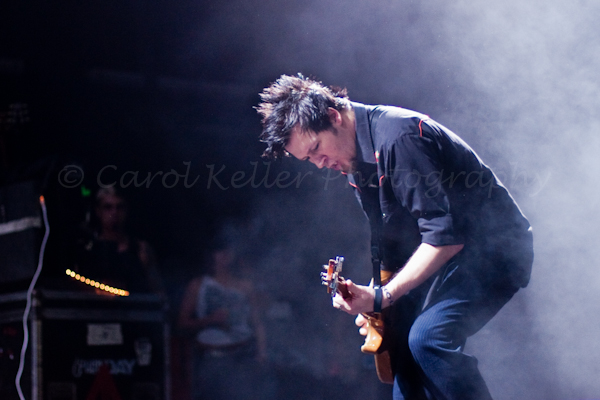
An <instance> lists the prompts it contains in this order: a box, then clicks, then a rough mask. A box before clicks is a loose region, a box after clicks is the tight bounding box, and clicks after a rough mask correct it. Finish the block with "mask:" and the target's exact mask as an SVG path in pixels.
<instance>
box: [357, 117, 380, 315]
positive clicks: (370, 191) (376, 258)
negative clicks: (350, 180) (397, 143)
mask: <svg viewBox="0 0 600 400" xmlns="http://www.w3.org/2000/svg"><path fill="white" fill-rule="evenodd" d="M380 115H381V110H379V109H374V110H372V111H371V112H370V113H369V130H370V134H371V135H370V136H371V140H373V139H372V138H373V132H374V130H375V126H376V124H377V120H378V119H379V116H380ZM353 177H354V180H355V184H356V186H357V190H358V193H359V197H360V202H361V205H362V208H363V210H364V212H365V214H366V215H367V218H368V219H369V225H370V227H371V262H372V264H373V283H374V285H375V287H376V288H378V287H380V286H381V261H382V248H381V237H382V232H383V219H382V213H381V205H380V203H379V179H378V176H377V165H376V164H370V163H360V164H359V166H358V168H357V172H356V173H354V174H353ZM377 293H381V291H377ZM376 303H377V301H376ZM379 304H381V301H379Z"/></svg>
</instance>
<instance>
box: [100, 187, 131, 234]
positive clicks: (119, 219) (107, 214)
mask: <svg viewBox="0 0 600 400" xmlns="http://www.w3.org/2000/svg"><path fill="white" fill-rule="evenodd" d="M96 215H97V216H98V219H99V220H100V225H101V226H102V229H103V230H120V229H122V228H123V226H124V224H125V219H126V218H127V206H126V205H125V200H123V199H122V198H120V197H117V196H113V195H111V194H109V195H105V196H102V197H101V198H100V200H99V203H98V206H97V207H96Z"/></svg>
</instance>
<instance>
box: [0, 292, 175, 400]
mask: <svg viewBox="0 0 600 400" xmlns="http://www.w3.org/2000/svg"><path fill="white" fill-rule="evenodd" d="M25 305H26V293H25V292H18V293H8V294H1V295H0V399H2V400H13V399H14V400H19V396H18V393H17V389H16V386H15V377H16V375H17V369H18V364H19V356H20V352H21V346H22V343H23V327H22V318H23V312H24V310H25ZM28 327H29V346H28V349H27V353H26V356H25V368H24V372H23V375H22V378H21V388H22V391H23V394H24V395H25V398H26V399H27V400H96V399H98V400H100V399H102V400H109V399H110V400H170V399H169V397H170V396H169V394H170V387H169V378H168V376H169V374H168V364H169V359H168V356H169V347H168V343H169V329H168V324H167V320H166V306H165V302H164V301H163V300H161V299H160V298H159V297H157V296H154V295H131V296H128V297H118V296H112V295H110V296H109V295H100V294H95V293H80V292H64V291H51V290H43V289H42V290H38V291H36V292H35V294H34V301H33V307H32V310H31V313H30V316H29V322H28Z"/></svg>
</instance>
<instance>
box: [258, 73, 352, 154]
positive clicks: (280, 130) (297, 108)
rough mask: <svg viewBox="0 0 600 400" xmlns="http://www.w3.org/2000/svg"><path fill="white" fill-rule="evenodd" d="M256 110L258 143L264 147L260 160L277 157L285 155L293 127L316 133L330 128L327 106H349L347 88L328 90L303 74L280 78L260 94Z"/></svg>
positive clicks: (339, 108)
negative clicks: (263, 144) (260, 119)
mask: <svg viewBox="0 0 600 400" xmlns="http://www.w3.org/2000/svg"><path fill="white" fill-rule="evenodd" d="M260 99H261V103H260V104H259V105H258V106H257V107H255V108H256V111H257V112H258V114H259V115H260V116H261V117H262V125H263V131H262V134H261V135H260V140H261V141H262V142H264V143H266V144H267V148H266V150H265V151H264V153H263V157H268V158H280V157H282V156H283V155H285V154H287V152H286V151H285V146H286V145H287V143H288V140H289V137H290V133H291V131H292V128H293V127H295V126H296V125H299V126H300V129H301V130H302V131H303V132H306V131H313V132H315V133H319V132H321V131H323V130H325V129H328V128H330V127H331V121H330V120H329V107H331V108H334V109H336V110H338V111H340V110H342V109H343V108H345V107H347V106H348V93H347V91H346V89H341V88H336V87H327V86H324V85H323V84H322V83H321V82H319V81H316V80H314V79H310V78H306V77H304V76H303V75H302V74H298V75H296V76H290V75H281V77H280V78H279V79H277V80H276V81H275V82H273V83H272V84H271V85H269V86H268V87H266V88H265V89H264V90H263V91H262V92H261V93H260Z"/></svg>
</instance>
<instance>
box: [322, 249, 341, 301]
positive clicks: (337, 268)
mask: <svg viewBox="0 0 600 400" xmlns="http://www.w3.org/2000/svg"><path fill="white" fill-rule="evenodd" d="M343 264H344V257H340V256H337V257H336V258H335V260H333V259H331V260H329V264H328V265H323V269H325V271H324V272H321V284H323V285H324V286H327V293H329V294H331V296H332V297H333V296H335V294H336V292H337V291H338V284H339V282H340V280H343V279H344V278H342V277H341V276H340V273H341V272H342V265H343Z"/></svg>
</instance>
